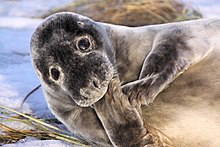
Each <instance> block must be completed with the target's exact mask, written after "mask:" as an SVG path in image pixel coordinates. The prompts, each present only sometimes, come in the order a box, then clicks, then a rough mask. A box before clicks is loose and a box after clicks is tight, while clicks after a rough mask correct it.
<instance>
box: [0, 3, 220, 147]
mask: <svg viewBox="0 0 220 147" xmlns="http://www.w3.org/2000/svg"><path fill="white" fill-rule="evenodd" d="M68 1H71V0H48V1H45V0H32V1H30V0H0V105H3V106H7V107H10V108H13V109H18V108H19V106H20V103H21V101H22V99H23V98H24V96H25V95H26V94H27V93H28V92H29V91H30V90H31V89H32V88H34V87H35V86H37V85H38V84H39V81H38V79H37V77H36V75H35V73H34V70H33V68H32V65H31V60H30V56H29V43H30V38H31V34H32V33H33V31H34V29H35V28H36V27H37V26H38V25H39V23H41V22H42V20H41V19H34V18H31V17H32V16H37V15H39V14H41V13H42V12H43V11H45V10H48V9H50V8H51V7H55V6H57V5H60V4H61V5H62V4H64V3H66V2H68ZM182 1H188V0H182ZM189 3H191V4H192V5H193V6H194V7H196V8H198V9H199V10H200V11H201V12H203V14H204V15H205V16H206V17H220V0H209V1H207V0H192V1H191V2H189ZM23 111H24V112H28V113H33V114H35V115H37V116H40V117H51V116H52V115H51V113H50V112H49V110H48V109H47V106H46V103H45V100H44V98H43V95H42V91H41V89H40V90H38V92H36V93H35V94H33V95H32V96H31V97H30V98H29V99H28V100H27V102H26V103H25V105H24V107H23ZM13 125H14V126H15V127H16V125H17V127H18V126H19V124H13ZM5 146H7V147H14V146H19V147H20V146H22V147H25V146H27V147H31V146H51V147H52V146H53V147H56V146H59V147H61V146H70V145H69V144H66V143H64V142H61V141H40V140H33V139H26V140H23V141H20V142H19V143H17V144H11V145H5Z"/></svg>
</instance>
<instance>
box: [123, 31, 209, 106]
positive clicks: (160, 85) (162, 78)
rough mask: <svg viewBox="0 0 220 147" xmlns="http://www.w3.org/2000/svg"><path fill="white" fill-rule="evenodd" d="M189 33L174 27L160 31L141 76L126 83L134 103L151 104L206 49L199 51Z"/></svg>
mask: <svg viewBox="0 0 220 147" xmlns="http://www.w3.org/2000/svg"><path fill="white" fill-rule="evenodd" d="M190 40H191V36H190V34H186V31H185V30H182V29H181V28H174V29H171V30H168V31H166V32H164V33H161V34H160V35H158V37H156V38H155V41H154V44H153V48H152V50H151V51H150V53H149V54H148V55H147V57H146V58H145V61H144V63H143V66H142V70H141V73H140V76H139V80H136V81H134V82H130V83H128V84H126V85H124V86H123V87H122V88H123V92H124V93H125V94H126V95H127V96H128V97H129V99H130V101H131V104H132V105H140V104H142V105H148V104H149V103H151V102H153V100H154V99H155V97H156V96H157V95H158V94H159V93H160V92H161V91H162V90H164V89H165V88H166V87H167V86H168V85H169V84H170V83H171V82H172V81H173V80H174V79H175V78H177V77H178V76H179V75H180V74H181V73H183V72H184V71H185V70H186V69H187V68H189V67H190V66H191V65H192V64H195V63H197V62H198V61H199V60H201V59H202V58H203V57H204V56H205V55H206V52H207V50H208V49H207V50H204V51H203V52H202V51H199V54H198V55H196V54H195V52H196V51H197V50H198V49H197V48H195V47H193V46H194V45H190V44H189V41H190Z"/></svg>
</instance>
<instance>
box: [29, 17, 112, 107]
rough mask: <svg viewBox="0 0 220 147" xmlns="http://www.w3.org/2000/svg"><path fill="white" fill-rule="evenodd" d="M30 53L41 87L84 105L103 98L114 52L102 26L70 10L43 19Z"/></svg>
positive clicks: (34, 35)
mask: <svg viewBox="0 0 220 147" xmlns="http://www.w3.org/2000/svg"><path fill="white" fill-rule="evenodd" d="M31 55H32V59H33V64H34V67H35V69H36V71H37V73H38V75H39V77H40V80H41V84H42V85H43V87H44V89H45V90H46V91H47V92H50V93H51V94H53V95H54V94H56V93H64V94H66V95H68V96H69V97H71V98H72V99H73V100H74V101H75V102H76V103H77V104H78V105H80V106H83V107H86V106H90V105H92V104H93V103H95V102H96V101H98V100H99V99H100V98H102V97H103V96H104V94H105V93H106V91H107V88H108V84H109V81H110V80H111V79H112V77H113V71H114V69H113V65H114V62H115V61H114V60H115V59H112V57H114V52H113V49H112V46H111V43H110V41H109V39H108V37H107V35H106V32H105V29H104V28H102V27H101V26H99V25H98V24H97V23H95V22H94V21H92V20H90V19H88V18H86V17H82V16H79V15H76V14H73V13H58V14H55V15H52V16H51V17H49V18H48V19H46V21H45V22H44V23H43V24H41V25H40V26H39V27H38V28H37V30H36V31H35V33H34V34H33V37H32V42H31ZM109 57H111V58H109Z"/></svg>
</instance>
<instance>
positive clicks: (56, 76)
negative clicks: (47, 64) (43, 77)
mask: <svg viewBox="0 0 220 147" xmlns="http://www.w3.org/2000/svg"><path fill="white" fill-rule="evenodd" d="M50 74H51V77H52V79H53V80H55V81H57V80H58V79H59V77H60V71H59V70H58V69H56V68H51V69H50Z"/></svg>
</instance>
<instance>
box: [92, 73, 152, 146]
mask: <svg viewBox="0 0 220 147" xmlns="http://www.w3.org/2000/svg"><path fill="white" fill-rule="evenodd" d="M94 109H95V111H96V113H97V115H98V117H99V119H100V121H101V122H102V124H103V126H104V129H105V131H106V133H107V135H108V137H109V139H110V140H111V142H112V144H113V145H114V146H118V147H125V146H126V147H131V146H137V147H143V146H145V145H149V144H152V143H153V141H152V136H151V135H149V134H148V132H147V130H146V128H145V127H144V122H143V119H142V117H141V116H140V114H139V112H138V111H137V109H135V108H133V107H132V106H131V105H130V103H129V101H128V98H127V96H126V95H124V94H123V93H122V91H121V86H120V81H119V79H118V77H117V78H113V80H112V81H111V83H110V85H109V89H108V92H107V94H106V95H105V97H104V98H102V99H101V100H100V101H98V102H96V103H95V104H94Z"/></svg>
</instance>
